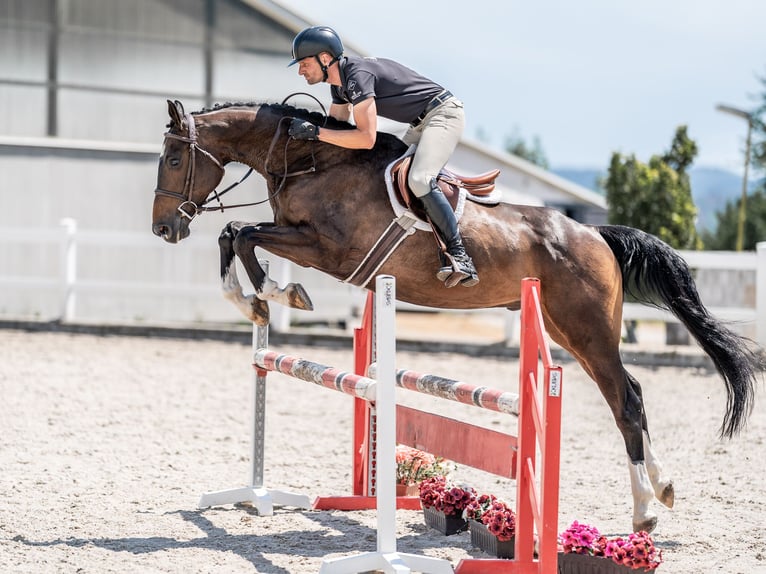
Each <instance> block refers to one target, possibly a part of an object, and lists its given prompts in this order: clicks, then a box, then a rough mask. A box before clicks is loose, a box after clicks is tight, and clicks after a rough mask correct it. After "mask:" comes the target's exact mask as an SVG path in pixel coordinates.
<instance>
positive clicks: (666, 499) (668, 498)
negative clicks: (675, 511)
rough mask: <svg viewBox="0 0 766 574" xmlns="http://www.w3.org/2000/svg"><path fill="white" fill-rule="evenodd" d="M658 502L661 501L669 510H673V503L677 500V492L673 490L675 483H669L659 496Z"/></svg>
mask: <svg viewBox="0 0 766 574" xmlns="http://www.w3.org/2000/svg"><path fill="white" fill-rule="evenodd" d="M657 500H659V501H660V502H661V503H662V504H664V505H665V506H667V507H668V508H673V503H674V502H675V500H676V491H675V489H674V488H673V482H672V481H671V482H669V483H668V484H667V485H666V486H665V488H663V489H662V492H661V493H660V494H659V495H658V496H657Z"/></svg>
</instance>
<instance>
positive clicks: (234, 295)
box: [221, 259, 254, 321]
mask: <svg viewBox="0 0 766 574" xmlns="http://www.w3.org/2000/svg"><path fill="white" fill-rule="evenodd" d="M221 287H222V288H223V296H224V297H225V298H226V299H227V300H229V301H231V302H232V303H233V304H234V306H235V307H236V308H237V309H239V312H240V313H242V314H243V315H244V316H245V317H247V319H248V320H250V321H252V320H253V305H252V300H253V297H254V296H253V295H250V296H245V294H244V292H243V291H242V285H240V284H239V278H238V277H237V266H236V265H235V264H234V260H233V259H232V262H231V264H229V267H228V268H227V269H226V272H225V273H224V274H223V278H222V279H221Z"/></svg>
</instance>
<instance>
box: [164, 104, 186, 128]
mask: <svg viewBox="0 0 766 574" xmlns="http://www.w3.org/2000/svg"><path fill="white" fill-rule="evenodd" d="M168 114H169V115H170V121H171V123H172V124H175V125H176V126H178V127H179V128H180V127H182V126H183V119H184V116H185V115H186V112H184V105H183V104H182V103H181V102H179V101H178V100H176V101H174V102H171V101H170V100H168Z"/></svg>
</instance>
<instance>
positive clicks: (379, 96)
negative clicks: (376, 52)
mask: <svg viewBox="0 0 766 574" xmlns="http://www.w3.org/2000/svg"><path fill="white" fill-rule="evenodd" d="M338 66H339V69H340V81H341V84H342V85H341V86H330V93H331V94H332V102H333V103H334V104H349V103H350V104H352V105H356V104H358V103H359V102H362V101H364V100H366V99H368V98H375V106H376V108H377V110H378V115H380V116H382V117H384V118H388V119H390V120H394V121H397V122H402V123H405V124H409V123H411V122H413V121H414V120H415V119H416V118H417V117H418V116H419V115H420V113H421V112H422V111H423V110H424V109H425V108H426V105H427V104H428V102H430V101H431V100H432V99H433V98H434V97H435V96H438V95H439V94H440V93H441V92H443V91H444V88H443V87H442V86H440V85H439V84H437V83H436V82H432V81H431V80H429V79H428V78H425V77H423V76H421V75H420V74H418V73H417V72H414V71H412V70H410V69H409V68H408V67H406V66H403V65H401V64H399V63H398V62H394V61H393V60H387V59H385V58H357V57H355V56H346V57H344V58H341V59H340V61H339V62H338Z"/></svg>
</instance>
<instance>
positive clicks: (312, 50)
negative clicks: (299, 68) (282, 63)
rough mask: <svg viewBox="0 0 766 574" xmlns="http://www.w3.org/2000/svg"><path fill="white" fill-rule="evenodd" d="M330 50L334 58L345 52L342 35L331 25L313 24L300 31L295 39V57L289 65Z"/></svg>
mask: <svg viewBox="0 0 766 574" xmlns="http://www.w3.org/2000/svg"><path fill="white" fill-rule="evenodd" d="M322 52H329V53H330V54H332V57H333V58H334V59H336V60H337V59H338V58H340V57H341V55H342V54H343V42H341V41H340V36H338V34H337V33H336V32H335V30H333V29H332V28H330V27H329V26H312V27H311V28H306V29H305V30H303V31H301V32H299V33H298V35H297V36H296V37H295V39H294V40H293V59H292V60H291V61H290V63H289V64H287V65H288V66H292V65H293V64H296V63H298V62H299V61H300V60H302V59H303V58H307V57H309V56H316V55H318V54H321V53H322Z"/></svg>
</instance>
